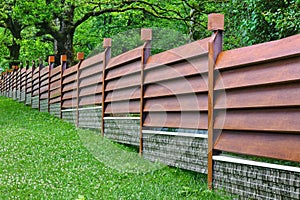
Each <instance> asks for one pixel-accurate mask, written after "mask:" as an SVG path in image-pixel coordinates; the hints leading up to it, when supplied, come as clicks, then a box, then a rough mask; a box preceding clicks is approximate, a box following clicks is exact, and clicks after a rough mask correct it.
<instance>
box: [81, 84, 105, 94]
mask: <svg viewBox="0 0 300 200" xmlns="http://www.w3.org/2000/svg"><path fill="white" fill-rule="evenodd" d="M99 93H102V85H92V86H89V87H85V88H82V89H80V91H79V96H86V95H93V94H99Z"/></svg>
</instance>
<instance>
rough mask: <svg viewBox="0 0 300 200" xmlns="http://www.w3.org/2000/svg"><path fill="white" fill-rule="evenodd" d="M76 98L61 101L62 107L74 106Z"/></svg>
mask: <svg viewBox="0 0 300 200" xmlns="http://www.w3.org/2000/svg"><path fill="white" fill-rule="evenodd" d="M76 104H77V99H70V100H64V101H63V102H62V108H74V107H76Z"/></svg>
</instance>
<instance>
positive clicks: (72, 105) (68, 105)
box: [61, 63, 80, 124]
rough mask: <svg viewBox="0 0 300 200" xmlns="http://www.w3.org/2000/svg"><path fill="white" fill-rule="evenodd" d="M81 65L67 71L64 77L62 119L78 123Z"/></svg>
mask: <svg viewBox="0 0 300 200" xmlns="http://www.w3.org/2000/svg"><path fill="white" fill-rule="evenodd" d="M79 65H80V63H79V64H77V65H75V66H72V67H70V68H68V69H66V70H65V71H64V72H63V75H62V97H61V100H62V102H61V109H62V119H64V120H66V121H68V122H70V123H73V124H76V123H77V122H76V121H77V77H78V68H79Z"/></svg>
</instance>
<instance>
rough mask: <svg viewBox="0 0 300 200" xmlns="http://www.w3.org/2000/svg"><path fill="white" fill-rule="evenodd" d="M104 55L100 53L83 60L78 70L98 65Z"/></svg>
mask: <svg viewBox="0 0 300 200" xmlns="http://www.w3.org/2000/svg"><path fill="white" fill-rule="evenodd" d="M104 55H105V54H104V53H103V52H102V53H99V54H97V55H94V56H92V57H90V58H87V59H85V60H83V62H82V64H81V65H80V69H84V68H87V67H91V66H92V65H99V64H100V63H102V62H103V59H104Z"/></svg>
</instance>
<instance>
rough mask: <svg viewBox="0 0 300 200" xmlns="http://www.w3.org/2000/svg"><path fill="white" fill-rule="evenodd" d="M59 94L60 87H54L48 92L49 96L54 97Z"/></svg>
mask: <svg viewBox="0 0 300 200" xmlns="http://www.w3.org/2000/svg"><path fill="white" fill-rule="evenodd" d="M58 96H60V89H56V90H53V91H51V92H50V98H55V97H58Z"/></svg>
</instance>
